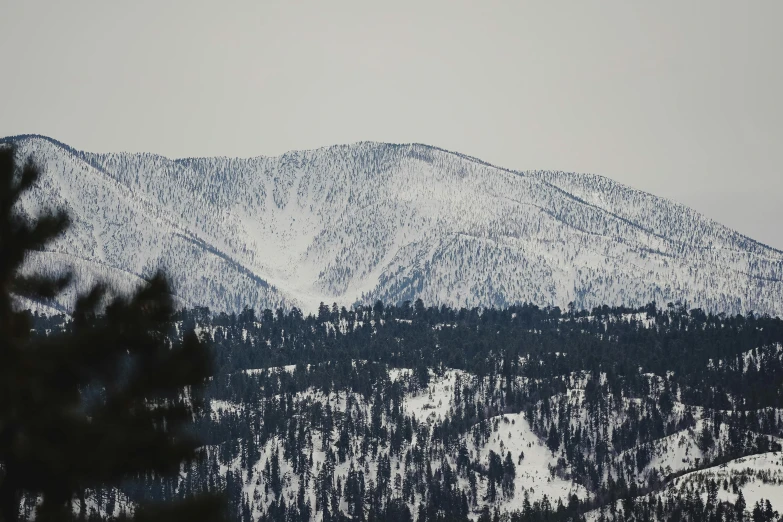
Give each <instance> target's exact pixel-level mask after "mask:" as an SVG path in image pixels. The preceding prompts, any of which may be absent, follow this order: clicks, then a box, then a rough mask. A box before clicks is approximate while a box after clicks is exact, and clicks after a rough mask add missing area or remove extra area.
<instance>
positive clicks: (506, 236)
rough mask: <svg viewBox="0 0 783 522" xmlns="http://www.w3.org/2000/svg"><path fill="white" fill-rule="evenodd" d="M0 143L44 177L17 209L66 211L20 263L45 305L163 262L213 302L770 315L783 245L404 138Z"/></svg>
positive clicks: (129, 281)
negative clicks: (203, 145)
mask: <svg viewBox="0 0 783 522" xmlns="http://www.w3.org/2000/svg"><path fill="white" fill-rule="evenodd" d="M5 141H13V142H15V144H16V145H17V147H18V153H19V154H20V155H22V156H24V157H27V156H30V157H32V158H33V159H34V160H35V161H36V162H37V163H38V164H39V165H41V167H42V168H43V170H44V174H45V175H44V176H43V177H42V178H41V180H40V182H39V183H38V185H37V186H36V187H35V189H34V190H33V191H31V192H30V193H29V194H28V196H27V197H26V199H25V200H24V201H23V204H22V209H21V210H22V211H23V212H27V213H29V214H34V213H35V211H36V209H39V208H51V207H55V208H63V209H65V210H66V211H67V212H68V213H69V215H70V216H71V219H72V222H73V226H72V227H71V228H70V229H69V231H68V233H67V234H66V236H65V237H63V238H62V239H61V240H59V241H58V242H57V243H55V244H54V245H53V246H52V247H51V248H49V249H48V250H47V251H42V252H36V253H35V254H34V255H31V256H30V257H29V259H28V262H27V269H28V270H30V271H34V270H37V271H42V272H44V273H51V272H53V271H57V270H59V269H60V268H61V267H63V266H68V267H72V268H73V271H74V273H75V276H76V278H75V279H76V281H77V286H76V287H74V288H73V289H72V290H71V291H70V292H68V293H66V294H64V295H63V297H62V298H61V299H60V300H58V301H56V302H54V303H50V304H51V306H53V307H55V308H57V309H60V310H69V309H71V307H72V306H73V299H74V296H75V295H76V292H78V291H79V289H80V288H86V287H87V286H88V285H89V284H90V283H92V282H93V281H95V280H103V281H108V282H110V283H111V284H112V285H113V286H114V287H116V288H119V289H128V290H129V289H131V288H134V287H136V286H137V285H138V284H139V283H140V282H141V281H142V280H143V279H145V278H148V277H149V276H150V275H151V274H152V273H154V272H155V271H156V270H157V269H158V268H163V269H165V270H166V271H167V273H168V274H169V276H170V278H171V280H172V282H173V284H174V288H175V291H176V294H177V297H178V299H179V300H180V303H181V304H182V305H183V306H208V307H210V308H212V309H213V310H225V311H227V312H232V311H233V312H239V311H241V309H242V308H243V307H244V306H245V305H248V306H251V307H253V308H255V309H264V308H269V309H277V308H283V309H285V310H290V309H292V308H293V307H297V308H299V309H304V310H307V311H312V310H315V309H316V308H317V306H318V303H319V302H322V301H323V302H339V303H344V304H346V305H349V304H352V303H357V302H358V303H373V302H375V301H376V300H382V301H384V302H387V303H401V302H403V301H406V300H413V299H416V298H421V299H423V301H424V302H425V303H428V304H438V305H440V304H446V305H449V306H452V307H456V308H459V307H467V308H472V307H475V306H480V307H506V306H509V305H515V304H522V303H525V302H532V303H538V304H540V305H553V306H555V305H557V306H560V307H563V308H564V307H565V306H566V305H567V304H568V303H574V305H575V306H576V307H577V308H588V309H589V308H592V307H594V306H598V305H603V304H608V305H626V306H641V305H644V304H645V303H647V302H651V301H657V302H662V303H666V302H676V301H682V302H686V301H687V302H688V303H689V304H690V305H691V306H693V307H699V308H702V309H704V310H707V311H714V312H726V313H743V314H746V313H747V312H748V311H751V310H752V311H755V312H756V313H760V314H765V313H766V314H770V315H781V314H782V313H783V252H780V251H778V250H775V249H773V248H770V247H767V246H765V245H763V244H760V243H758V242H755V241H753V240H751V239H749V238H747V237H745V236H742V235H741V234H738V233H736V232H734V231H732V230H730V229H728V228H726V227H724V226H722V225H720V224H718V223H716V222H714V221H711V220H709V219H707V218H705V217H703V216H701V215H699V214H698V213H696V212H694V211H693V210H691V209H689V208H687V207H684V206H682V205H679V204H676V203H673V202H671V201H668V200H665V199H661V198H657V197H655V196H652V195H650V194H646V193H643V192H640V191H636V190H633V189H631V188H628V187H625V186H623V185H620V184H618V183H615V182H613V181H611V180H608V179H606V178H602V177H600V176H594V175H581V174H569V173H563V172H545V171H536V172H516V171H511V170H507V169H503V168H498V167H495V166H492V165H489V164H487V163H485V162H482V161H480V160H477V159H475V158H471V157H468V156H464V155H461V154H456V153H452V152H448V151H444V150H441V149H437V148H434V147H429V146H425V145H415V144H414V145H391V144H382V143H358V144H355V145H344V146H334V147H328V148H323V149H317V150H309V151H299V152H290V153H287V154H284V155H282V156H278V157H256V158H250V159H231V158H200V159H180V160H170V159H167V158H164V157H161V156H156V155H153V154H92V153H87V152H81V151H77V150H74V149H72V148H70V147H68V146H66V145H64V144H61V143H59V142H56V141H55V140H52V139H49V138H44V137H39V136H19V137H13V138H6V140H5ZM80 285H81V286H80Z"/></svg>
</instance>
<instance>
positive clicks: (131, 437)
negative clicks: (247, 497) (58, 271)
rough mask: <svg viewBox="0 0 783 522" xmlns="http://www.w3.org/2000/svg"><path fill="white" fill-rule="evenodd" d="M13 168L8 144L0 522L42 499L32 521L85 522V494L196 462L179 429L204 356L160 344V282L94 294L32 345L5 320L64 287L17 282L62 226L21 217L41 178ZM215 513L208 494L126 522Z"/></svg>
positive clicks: (217, 505) (167, 313)
mask: <svg viewBox="0 0 783 522" xmlns="http://www.w3.org/2000/svg"><path fill="white" fill-rule="evenodd" d="M16 158H17V151H16V150H15V149H14V147H13V146H8V145H5V146H0V470H1V472H0V520H3V521H5V522H13V521H16V520H17V519H18V517H19V505H20V500H21V498H22V496H23V495H31V496H34V497H39V498H40V499H41V503H40V505H39V507H38V508H37V511H36V519H37V520H39V521H44V522H46V521H50V520H69V519H72V518H74V517H78V518H80V519H84V518H85V517H86V513H85V498H84V494H85V490H87V489H90V490H95V489H100V488H108V487H112V486H116V485H119V484H120V483H122V482H123V481H125V480H128V479H133V478H134V477H137V476H139V475H140V474H144V473H159V474H167V473H175V472H177V471H178V469H179V467H180V464H181V463H182V462H183V461H188V460H190V459H193V458H195V455H196V448H197V446H198V445H199V444H198V441H197V440H196V439H195V438H193V437H192V436H189V435H188V434H187V433H186V428H187V426H188V424H189V423H190V422H191V421H192V419H193V416H194V413H196V412H197V411H199V410H200V408H201V406H202V401H200V399H199V393H198V391H199V386H200V384H201V383H203V382H204V380H205V377H207V376H208V375H209V374H210V367H211V362H210V356H209V352H208V348H207V346H205V344H203V343H201V342H200V341H199V339H198V338H197V337H196V335H195V333H193V332H191V333H189V334H187V335H185V336H184V340H183V341H182V342H179V343H176V344H174V343H172V342H171V341H169V340H168V337H167V335H166V332H167V330H168V328H170V325H171V318H172V315H173V312H174V310H173V300H172V296H171V293H170V290H169V286H168V284H167V282H166V279H165V277H164V276H163V275H162V274H157V275H155V276H154V277H153V278H152V279H151V280H150V281H149V283H148V284H147V285H144V286H143V288H141V289H139V290H138V291H137V292H136V293H134V294H133V295H132V296H130V297H112V296H111V293H110V291H109V290H110V289H108V288H107V287H106V286H103V285H97V286H95V287H94V288H92V290H91V291H89V292H88V293H86V294H85V295H82V296H80V297H78V299H77V301H76V304H75V310H74V314H73V320H72V321H71V322H70V323H69V324H68V326H67V328H66V329H65V331H64V332H58V333H56V334H52V335H49V336H31V315H30V313H29V312H18V311H15V309H14V299H15V296H16V297H20V296H23V297H27V298H31V299H33V300H36V301H39V302H41V301H46V300H47V299H52V298H54V297H56V296H57V295H58V294H59V293H60V292H62V290H63V289H64V288H65V287H66V285H67V284H68V282H69V277H68V275H64V276H62V277H49V276H43V275H24V276H22V275H20V267H21V266H22V264H23V262H24V261H25V258H26V256H27V255H28V253H29V252H31V251H34V250H42V249H43V248H44V247H45V246H46V245H48V244H50V242H51V241H52V240H53V239H55V238H56V237H58V236H59V235H60V234H62V232H64V231H65V230H66V228H67V227H68V224H69V220H68V217H67V215H66V214H65V213H63V212H49V213H44V214H43V215H40V216H38V217H37V218H31V217H30V216H25V215H23V214H22V213H21V212H20V211H19V207H18V205H17V203H18V201H19V199H20V196H21V195H22V194H23V193H24V192H25V191H26V190H28V189H30V188H31V187H32V186H33V185H34V183H35V182H36V180H37V179H38V176H39V169H38V168H37V167H36V166H35V165H34V164H33V163H32V162H31V161H27V163H25V164H24V165H20V164H19V163H18V162H17V160H16ZM99 312H100V313H99ZM75 501H78V508H76V509H75V508H74V506H73V503H74V502H75ZM222 509H223V507H222V502H221V499H220V498H219V497H217V496H209V497H197V498H192V499H189V500H186V501H184V502H182V503H180V504H176V505H173V506H151V507H148V508H144V507H139V508H138V509H137V510H136V513H135V517H136V518H137V519H138V520H146V521H153V520H167V521H170V520H217V519H219V518H221V515H222ZM75 512H77V513H78V514H76V515H74V513H75Z"/></svg>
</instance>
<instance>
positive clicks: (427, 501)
mask: <svg viewBox="0 0 783 522" xmlns="http://www.w3.org/2000/svg"><path fill="white" fill-rule="evenodd" d="M32 319H33V323H34V325H35V328H36V331H37V334H38V335H50V334H52V333H53V332H57V331H60V330H63V329H68V328H70V322H69V320H68V319H67V317H65V316H48V317H46V316H39V315H33V317H32ZM96 320H100V318H98V319H96ZM192 330H195V331H196V332H197V333H198V334H199V335H200V336H201V337H202V338H203V339H204V340H205V341H208V342H210V343H211V346H212V351H213V354H214V357H215V361H216V366H217V371H216V373H215V375H214V376H213V378H212V380H211V382H210V383H209V386H208V387H207V390H206V392H205V393H206V399H207V404H208V405H209V408H208V409H207V411H205V412H203V414H202V415H201V416H200V417H199V419H198V420H197V426H196V428H195V431H196V432H197V434H198V436H200V437H201V439H202V442H203V444H204V445H203V447H202V450H201V456H202V458H201V459H200V460H199V461H198V462H197V463H194V464H193V465H190V466H185V467H183V469H182V470H181V473H180V474H179V476H178V477H175V478H173V479H170V478H161V477H159V476H153V475H145V476H140V477H138V479H137V480H135V481H133V482H132V483H128V484H127V485H126V486H124V487H122V488H120V489H119V490H107V491H91V492H89V493H88V498H89V502H88V505H89V510H90V511H91V513H92V516H93V518H95V519H99V518H101V517H109V518H112V517H119V518H122V516H123V513H128V512H131V511H132V509H133V506H134V505H135V503H136V502H140V501H141V500H150V499H174V498H181V497H187V496H189V495H192V494H194V493H197V492H201V491H206V490H209V491H214V490H224V491H225V492H226V493H227V495H228V498H229V500H230V509H231V513H232V516H233V517H234V518H236V519H237V520H242V521H250V520H270V521H271V520H274V521H279V520H287V521H292V522H293V521H297V522H298V521H302V522H304V521H309V520H317V521H321V520H323V521H337V520H367V521H370V520H376V521H378V520H389V521H404V520H416V521H419V522H425V521H447V520H449V521H450V520H455V521H457V520H468V519H478V520H481V521H482V522H483V521H485V520H513V521H522V520H744V519H750V518H752V519H753V520H754V521H755V520H778V519H779V516H780V515H779V513H780V512H783V503H782V502H781V499H783V495H782V494H781V493H782V492H783V453H782V452H781V440H783V321H781V320H780V319H777V318H770V317H767V316H756V315H753V314H749V315H747V316H742V315H734V316H727V315H723V314H721V315H712V314H708V313H705V312H704V311H702V310H700V309H689V307H686V306H684V305H681V304H679V303H677V304H669V305H667V306H665V307H663V308H659V307H656V306H655V305H654V304H650V305H647V306H644V307H641V308H636V309H626V308H610V307H608V306H604V307H599V308H594V309H592V310H584V311H579V310H577V309H575V308H573V307H571V308H569V309H568V310H561V309H559V308H553V307H546V308H539V307H536V306H533V305H520V306H512V307H508V308H503V309H492V308H488V309H484V310H479V309H477V308H473V309H466V308H461V309H456V308H449V307H446V306H443V307H429V308H428V307H425V306H424V304H423V303H422V301H420V300H418V301H416V302H415V303H412V304H411V303H410V302H406V303H403V304H402V305H400V306H389V305H384V304H383V303H381V302H377V303H376V304H375V305H374V306H357V307H355V308H352V309H350V310H348V309H346V308H338V307H337V306H336V305H333V306H326V305H323V304H322V305H321V306H320V308H319V311H318V313H317V315H310V316H304V315H303V314H302V313H301V312H300V311H299V310H297V309H293V310H291V311H289V312H286V311H284V310H282V309H279V310H276V311H272V310H269V309H267V310H264V311H260V312H255V311H254V310H252V309H248V308H246V309H244V310H243V311H242V312H241V313H239V314H225V313H220V314H214V313H211V312H210V310H209V309H206V308H195V309H188V310H183V311H182V312H180V313H179V314H178V315H177V321H176V323H175V324H173V325H172V327H171V331H170V333H169V335H170V337H171V338H172V339H178V338H181V337H182V336H183V335H185V334H186V333H187V332H189V331H192ZM32 502H33V499H28V502H27V504H26V506H27V507H26V509H28V510H31V509H32V505H33V504H32Z"/></svg>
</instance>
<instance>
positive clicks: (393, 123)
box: [0, 0, 783, 248]
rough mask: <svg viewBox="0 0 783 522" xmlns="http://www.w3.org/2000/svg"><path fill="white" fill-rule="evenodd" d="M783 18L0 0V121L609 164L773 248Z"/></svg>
mask: <svg viewBox="0 0 783 522" xmlns="http://www.w3.org/2000/svg"><path fill="white" fill-rule="evenodd" d="M781 20H783V2H781V1H778V0H770V1H761V0H754V1H751V2H740V1H716V0H708V1H693V0H689V1H687V2H681V1H677V2H674V1H663V2H636V1H632V2H628V1H617V2H614V1H612V2H610V1H605V2H597V1H596V2H582V1H573V2H555V1H550V2H535V3H533V2H517V1H510V0H509V1H505V2H491V1H488V0H481V1H471V2H462V1H458V0H449V1H432V0H423V1H415V2H408V1H402V0H396V1H394V2H388V1H386V2H378V1H355V2H353V1H352V2H347V1H335V0H330V1H309V2H303V1H301V2H290V1H287V2H271V1H259V0H253V1H246V2H240V1H235V2H231V1H224V2H197V1H194V0H187V1H172V0H166V1H154V2H153V1H135V2H105V1H90V2H86V1H73V0H71V1H68V2H61V1H48V2H44V1H24V2H22V1H20V2H11V1H8V2H2V4H1V5H0V48H2V49H3V50H4V52H3V59H4V61H5V62H6V63H5V66H4V67H3V69H4V71H3V75H2V79H0V96H2V98H3V100H4V101H3V114H2V117H0V135H9V134H20V133H38V134H46V135H49V136H52V137H54V138H57V139H59V140H61V141H64V142H66V143H68V144H70V145H73V146H74V147H77V148H79V149H84V150H90V151H96V152H109V151H151V152H158V153H161V154H165V155H167V156H170V157H182V156H212V155H225V156H254V155H259V154H266V155H274V154H279V153H282V152H285V151H287V150H291V149H303V148H313V147H319V146H323V145H331V144H335V143H348V142H355V141H362V140H376V141H391V142H423V143H427V144H431V145H437V146H440V147H444V148H447V149H451V150H456V151H459V152H463V153H466V154H470V155H473V156H477V157H480V158H482V159H484V160H486V161H489V162H492V163H495V164H498V165H501V166H504V167H509V168H515V169H520V170H523V169H534V168H542V169H558V170H570V171H579V172H594V173H597V174H602V175H605V176H609V177H611V178H613V179H615V180H618V181H620V182H623V183H626V184H628V185H631V186H633V187H636V188H639V189H642V190H646V191H649V192H652V193H654V194H657V195H661V196H666V197H670V198H673V199H675V200H678V201H680V202H683V203H685V204H687V205H689V206H692V207H694V208H695V209H697V210H699V211H701V212H703V213H705V214H706V215H708V216H710V217H712V218H714V219H717V220H718V221H720V222H722V223H725V224H727V225H729V226H731V227H733V228H735V229H737V230H739V231H740V232H742V233H744V234H747V235H749V236H751V237H753V238H755V239H758V240H760V241H762V242H765V243H767V244H770V245H772V246H775V247H777V248H783V204H781V199H782V198H783V101H781V96H783V31H781V29H780V23H781Z"/></svg>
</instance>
